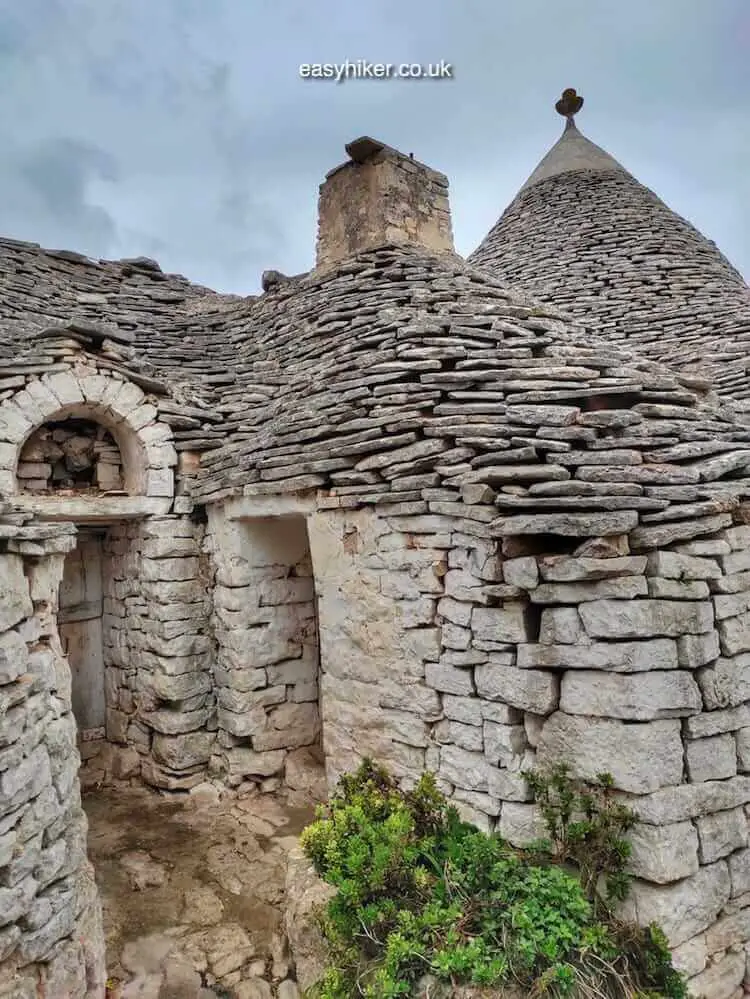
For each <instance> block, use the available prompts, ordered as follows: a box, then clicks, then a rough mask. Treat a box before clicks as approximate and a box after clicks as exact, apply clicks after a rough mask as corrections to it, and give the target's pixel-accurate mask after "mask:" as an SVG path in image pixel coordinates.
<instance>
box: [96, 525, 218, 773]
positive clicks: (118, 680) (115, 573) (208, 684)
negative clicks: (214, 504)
mask: <svg viewBox="0 0 750 999" xmlns="http://www.w3.org/2000/svg"><path fill="white" fill-rule="evenodd" d="M203 534H204V528H203V525H202V524H200V523H196V522H195V521H193V520H192V519H191V518H189V517H181V516H175V515H169V516H164V517H151V518H149V519H148V520H145V521H143V522H135V523H130V524H128V523H122V524H120V525H117V526H115V527H112V528H111V529H110V531H109V532H108V534H107V537H106V539H105V543H104V554H105V564H106V565H107V571H106V575H105V596H104V659H105V666H106V671H105V693H106V699H107V718H106V722H107V739H108V740H109V741H110V742H112V743H115V744H118V745H121V746H123V747H129V749H130V752H129V753H128V754H121V756H120V757H119V761H118V762H117V764H116V765H117V768H119V775H122V776H126V775H127V776H131V775H134V774H135V773H137V772H138V771H139V770H140V773H141V775H142V777H143V779H144V780H145V781H146V782H147V783H149V784H152V785H154V786H156V787H161V788H167V789H172V790H176V789H180V788H189V787H191V786H193V785H194V784H196V783H198V782H199V781H200V780H201V779H202V775H203V774H204V772H205V769H206V766H207V764H208V761H209V758H210V756H211V752H212V748H213V743H214V739H215V729H216V710H215V698H214V693H213V685H212V679H211V664H212V659H213V640H212V637H211V634H210V591H209V583H210V571H209V568H208V558H207V556H206V555H205V554H204V552H203ZM133 750H135V751H136V752H137V754H138V757H137V758H135V759H134V757H133V753H132V751H133Z"/></svg>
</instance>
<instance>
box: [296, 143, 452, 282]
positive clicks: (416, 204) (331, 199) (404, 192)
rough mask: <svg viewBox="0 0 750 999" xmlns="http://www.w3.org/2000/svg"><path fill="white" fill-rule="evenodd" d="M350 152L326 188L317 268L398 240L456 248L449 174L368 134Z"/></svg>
mask: <svg viewBox="0 0 750 999" xmlns="http://www.w3.org/2000/svg"><path fill="white" fill-rule="evenodd" d="M346 151H347V153H348V155H349V160H348V161H347V162H346V163H343V164H342V165H341V166H338V167H336V168H335V169H333V170H331V171H330V172H329V173H328V175H327V176H326V179H325V181H324V182H323V184H322V185H321V187H320V198H319V203H318V205H319V208H318V241H317V260H316V270H317V271H325V270H327V269H329V268H331V267H334V266H335V265H336V264H338V263H340V262H341V261H343V260H346V259H347V258H348V257H352V256H354V255H355V254H357V253H361V252H363V251H365V250H370V249H375V248H376V247H378V246H386V245H393V244H397V245H404V246H412V247H421V248H422V249H424V250H427V251H429V252H432V253H455V249H454V246H453V229H452V224H451V214H450V205H449V202H448V179H447V177H446V176H445V175H444V174H442V173H439V172H438V171H437V170H433V169H432V168H431V167H428V166H425V164H423V163H420V162H419V161H417V160H415V159H414V158H413V156H412V155H411V154H409V155H405V154H404V153H401V152H399V151H398V150H396V149H393V148H392V147H390V146H387V145H385V144H384V143H382V142H377V141H375V140H374V139H370V138H367V137H363V138H360V139H356V140H355V141H354V142H350V143H349V144H348V145H347V146H346Z"/></svg>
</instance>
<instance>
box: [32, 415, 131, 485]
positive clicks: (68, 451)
mask: <svg viewBox="0 0 750 999" xmlns="http://www.w3.org/2000/svg"><path fill="white" fill-rule="evenodd" d="M130 471H131V469H130V468H127V467H126V466H125V464H124V462H123V458H122V454H121V453H120V448H119V447H118V445H117V441H116V440H115V437H114V434H113V433H112V432H111V431H110V430H108V429H107V428H106V427H105V426H104V425H103V424H101V423H97V422H96V421H95V420H87V419H82V418H78V419H76V418H75V417H68V419H66V420H51V421H50V422H48V423H45V424H43V425H42V426H41V427H37V429H36V430H34V431H33V433H32V434H31V435H30V436H29V437H28V439H27V440H26V443H25V444H24V446H23V448H22V449H21V453H20V455H19V456H18V465H17V468H16V478H17V489H18V491H19V492H32V493H42V494H43V493H54V492H57V493H59V492H62V491H70V492H75V493H83V494H86V493H95V492H99V493H124V492H126V490H125V476H126V472H130ZM131 478H132V476H131Z"/></svg>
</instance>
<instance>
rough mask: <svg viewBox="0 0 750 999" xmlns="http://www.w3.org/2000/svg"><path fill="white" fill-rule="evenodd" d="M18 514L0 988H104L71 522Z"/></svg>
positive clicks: (4, 538) (95, 997)
mask: <svg viewBox="0 0 750 999" xmlns="http://www.w3.org/2000/svg"><path fill="white" fill-rule="evenodd" d="M18 520H19V518H15V522H13V518H11V519H10V522H8V521H3V518H0V590H1V592H2V600H1V601H0V991H2V993H3V995H8V996H11V995H12V996H13V997H14V999H16V997H17V999H37V997H38V996H49V997H50V999H51V997H60V999H62V997H65V999H84V997H85V999H103V996H104V939H103V933H102V927H101V912H100V906H99V899H98V895H97V891H96V886H95V883H94V878H93V870H92V868H91V865H90V864H89V863H88V862H87V860H86V832H87V823H86V817H85V814H84V812H83V810H82V808H81V801H80V788H79V784H78V765H79V756H78V752H77V750H76V727H75V721H74V719H73V715H72V709H71V692H70V670H69V667H68V663H67V661H66V659H65V657H64V656H63V654H62V650H61V647H60V643H59V640H58V636H57V628H56V624H55V609H56V603H57V592H58V586H59V583H60V579H61V577H62V567H63V559H64V555H65V553H66V552H67V551H69V550H70V549H71V548H72V547H73V546H74V544H75V534H74V530H73V528H72V527H69V526H60V525H53V526H41V527H39V526H20V525H19V524H18Z"/></svg>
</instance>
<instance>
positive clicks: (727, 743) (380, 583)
mask: <svg viewBox="0 0 750 999" xmlns="http://www.w3.org/2000/svg"><path fill="white" fill-rule="evenodd" d="M330 502H331V503H333V502H335V500H334V499H333V498H332V499H331V500H330ZM394 512H395V510H394ZM309 524H310V538H311V546H312V553H313V563H314V565H315V574H316V586H317V588H318V593H319V608H320V610H319V613H320V623H321V663H322V677H321V711H322V717H323V744H324V751H325V756H326V764H327V768H328V776H329V781H331V782H332V781H334V780H335V779H336V777H337V776H338V775H339V774H340V773H341V772H342V771H343V770H346V769H350V768H351V767H352V766H353V765H354V762H355V761H356V759H357V758H360V757H362V756H364V755H371V756H374V757H375V758H377V759H379V760H380V761H381V762H383V763H385V764H386V765H388V766H389V767H390V768H391V769H392V770H393V771H394V772H395V773H396V774H397V775H398V776H399V777H400V778H402V780H404V781H405V782H406V783H410V782H412V781H414V780H415V779H416V778H417V777H418V776H419V774H420V773H421V772H422V771H423V770H425V769H428V770H432V771H434V772H436V773H437V775H438V778H439V781H440V784H441V787H442V789H443V790H444V791H445V792H446V793H447V794H449V795H450V797H451V798H452V799H453V800H454V801H455V802H456V803H457V805H458V807H459V809H460V810H461V811H462V813H463V814H464V816H465V817H466V818H468V819H469V820H471V821H474V822H476V823H477V824H478V825H480V826H481V827H483V828H485V829H488V830H497V831H499V832H500V833H501V834H502V835H503V836H505V837H506V838H508V839H509V840H510V841H511V842H513V843H515V844H517V845H522V844H524V843H526V842H529V841H530V840H531V839H533V838H535V837H536V836H538V835H540V834H541V833H542V832H543V826H542V824H541V821H540V816H539V813H538V810H537V808H536V806H535V805H534V803H533V801H532V800H531V794H530V792H529V789H528V787H527V785H526V783H525V781H524V780H523V778H522V776H521V772H522V771H523V770H525V769H530V768H533V767H535V766H542V765H544V764H547V763H552V762H557V761H559V760H561V759H566V760H568V761H569V762H570V763H571V764H572V765H573V767H574V768H575V770H576V771H577V772H578V773H579V774H581V775H583V776H588V777H594V776H595V775H596V774H598V773H601V772H603V771H608V772H610V773H612V774H613V777H614V781H615V786H616V787H617V788H618V789H619V790H620V791H621V792H622V794H623V795H624V797H625V798H626V800H627V801H628V803H629V804H630V806H631V807H632V808H634V809H635V811H636V812H637V813H638V815H639V817H640V821H639V824H638V826H637V828H636V829H635V831H634V833H633V837H632V838H633V857H632V861H631V869H632V873H633V874H634V876H635V882H634V886H633V890H632V894H631V898H630V900H629V902H628V904H627V907H626V913H627V915H628V916H631V917H633V918H637V919H638V920H640V921H642V922H644V921H645V922H649V921H651V920H657V921H659V922H660V923H661V924H662V925H663V927H664V929H665V931H666V933H667V935H668V937H669V940H670V944H671V945H672V946H673V948H675V955H676V960H677V962H678V964H679V966H680V967H681V968H683V969H684V970H685V972H686V973H687V974H688V975H689V976H691V979H694V981H692V987H693V988H694V989H695V992H696V994H700V993H705V994H706V995H708V996H710V997H711V999H723V997H725V996H726V997H729V996H731V995H733V994H734V993H735V992H736V990H738V989H740V988H741V984H742V981H743V979H744V977H745V945H746V942H747V941H748V940H749V939H750V873H748V872H750V848H749V847H748V823H747V815H746V810H747V809H750V750H749V749H748V747H749V746H750V713H749V712H750V680H748V675H750V527H748V526H745V525H737V526H732V527H728V528H726V529H723V530H720V531H717V532H715V533H714V534H712V535H708V536H706V537H703V538H701V539H700V540H691V541H688V542H683V543H676V544H673V545H672V546H670V547H669V548H667V549H664V550H659V551H640V552H638V551H635V552H634V551H631V550H630V545H629V542H628V538H627V536H625V535H622V536H619V537H618V536H610V537H608V538H602V539H592V540H589V541H582V542H581V543H580V544H578V545H577V547H576V545H575V544H574V545H573V547H572V549H571V550H570V551H569V552H568V553H565V554H555V555H546V554H544V553H543V552H542V553H539V550H538V549H539V546H540V544H541V543H542V542H541V539H538V538H537V539H530V538H507V539H506V540H505V541H504V542H498V541H496V540H495V539H492V538H490V537H487V536H486V535H487V534H488V533H489V532H488V529H487V525H486V524H483V523H482V522H481V520H476V521H473V522H472V521H471V520H467V519H466V518H462V519H458V518H456V517H450V516H439V515H438V516H434V515H422V516H420V515H415V516H409V515H408V514H407V513H403V512H402V513H399V514H398V515H395V516H392V517H388V516H376V515H375V514H373V513H370V512H368V511H363V510H356V511H355V510H350V511H346V510H321V511H320V512H319V513H318V514H315V515H313V516H312V517H311V518H310V521H309ZM535 548H536V553H535V554H534V553H533V552H534V549H535Z"/></svg>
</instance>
